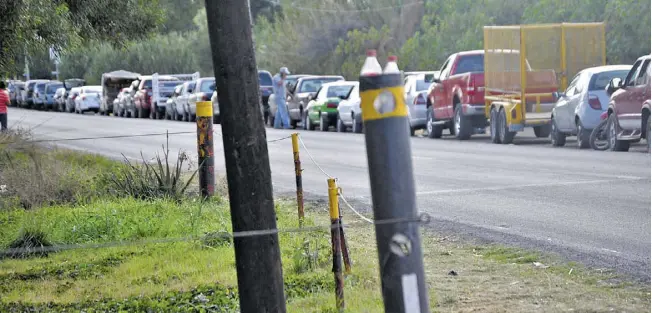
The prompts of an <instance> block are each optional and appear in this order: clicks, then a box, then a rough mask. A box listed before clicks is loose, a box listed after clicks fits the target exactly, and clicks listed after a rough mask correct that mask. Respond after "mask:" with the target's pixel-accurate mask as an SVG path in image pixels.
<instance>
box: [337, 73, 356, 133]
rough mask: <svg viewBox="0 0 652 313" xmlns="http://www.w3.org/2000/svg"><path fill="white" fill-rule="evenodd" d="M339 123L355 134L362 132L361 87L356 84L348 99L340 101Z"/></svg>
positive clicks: (338, 108)
mask: <svg viewBox="0 0 652 313" xmlns="http://www.w3.org/2000/svg"><path fill="white" fill-rule="evenodd" d="M337 113H338V116H339V122H338V123H342V124H343V126H344V127H351V131H353V132H354V133H361V132H362V110H360V86H359V84H356V85H355V87H353V90H351V94H350V95H349V97H348V98H347V99H344V100H342V101H340V105H339V106H338V107H337Z"/></svg>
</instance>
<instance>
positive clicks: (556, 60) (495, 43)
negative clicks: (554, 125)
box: [484, 23, 606, 144]
mask: <svg viewBox="0 0 652 313" xmlns="http://www.w3.org/2000/svg"><path fill="white" fill-rule="evenodd" d="M484 51H485V56H484V71H485V73H484V83H485V99H484V100H485V116H486V118H487V119H489V127H490V133H491V140H492V142H494V143H502V144H509V143H511V142H512V141H513V139H514V136H515V135H516V133H517V132H520V131H523V130H524V129H525V127H533V128H534V133H535V135H536V136H537V137H540V138H541V137H548V136H549V135H550V131H551V118H552V109H553V107H554V106H555V102H556V100H557V99H556V92H558V91H560V90H566V88H567V87H568V80H569V78H572V77H574V76H575V74H577V73H578V72H579V71H581V70H582V69H585V68H588V67H594V66H601V65H605V64H606V47H605V25H604V23H559V24H534V25H515V26H485V27H484Z"/></svg>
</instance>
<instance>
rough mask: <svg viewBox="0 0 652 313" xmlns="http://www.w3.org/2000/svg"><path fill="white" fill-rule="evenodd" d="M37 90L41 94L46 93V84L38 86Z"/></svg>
mask: <svg viewBox="0 0 652 313" xmlns="http://www.w3.org/2000/svg"><path fill="white" fill-rule="evenodd" d="M36 90H38V91H39V92H44V91H45V84H38V85H36Z"/></svg>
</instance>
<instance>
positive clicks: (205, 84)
mask: <svg viewBox="0 0 652 313" xmlns="http://www.w3.org/2000/svg"><path fill="white" fill-rule="evenodd" d="M199 91H200V92H205V93H211V92H213V91H215V80H214V79H209V80H205V81H202V82H201V85H200V86H199Z"/></svg>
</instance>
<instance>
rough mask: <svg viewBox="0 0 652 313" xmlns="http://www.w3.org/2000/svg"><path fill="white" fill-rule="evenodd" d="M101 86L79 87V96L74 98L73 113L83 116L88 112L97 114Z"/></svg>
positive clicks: (100, 99)
mask: <svg viewBox="0 0 652 313" xmlns="http://www.w3.org/2000/svg"><path fill="white" fill-rule="evenodd" d="M101 94H102V86H84V87H81V91H80V92H79V95H78V96H77V97H76V98H75V113H77V114H83V113H85V112H88V111H92V112H95V113H98V112H99V111H100V103H101V101H102V98H101V96H100V95H101Z"/></svg>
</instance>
